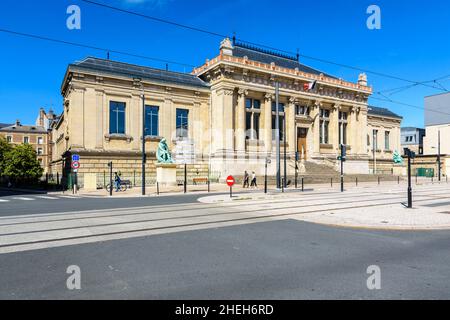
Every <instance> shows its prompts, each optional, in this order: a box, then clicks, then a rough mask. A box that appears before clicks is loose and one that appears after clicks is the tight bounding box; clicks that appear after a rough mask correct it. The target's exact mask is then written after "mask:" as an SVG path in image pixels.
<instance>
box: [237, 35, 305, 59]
mask: <svg viewBox="0 0 450 320" xmlns="http://www.w3.org/2000/svg"><path fill="white" fill-rule="evenodd" d="M233 45H234V46H236V47H241V48H244V49H248V50H253V51H256V52H260V53H264V54H270V55H271V56H275V57H279V58H283V59H288V60H292V61H297V62H298V60H299V55H298V54H297V56H291V55H288V54H285V53H281V52H276V51H272V50H267V49H263V48H259V47H257V46H253V45H250V44H247V43H244V42H239V41H237V40H236V39H233Z"/></svg>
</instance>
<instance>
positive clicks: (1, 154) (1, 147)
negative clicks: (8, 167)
mask: <svg viewBox="0 0 450 320" xmlns="http://www.w3.org/2000/svg"><path fill="white" fill-rule="evenodd" d="M11 150H12V146H11V145H10V144H9V143H8V142H6V140H5V139H3V137H0V176H2V173H3V171H4V169H5V168H4V166H5V156H6V154H7V153H8V152H9V151H11Z"/></svg>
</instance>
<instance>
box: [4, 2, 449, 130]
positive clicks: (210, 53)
mask: <svg viewBox="0 0 450 320" xmlns="http://www.w3.org/2000/svg"><path fill="white" fill-rule="evenodd" d="M95 1H97V2H103V3H107V4H110V5H114V6H120V7H122V8H125V9H128V10H133V11H138V12H141V13H144V14H148V15H153V16H158V17H161V18H165V19H169V20H173V21H177V22H180V23H183V24H188V25H192V26H196V27H199V28H203V29H208V30H211V31H214V32H217V33H220V34H229V35H232V34H233V32H236V35H237V37H238V38H240V39H245V40H248V41H252V42H256V43H262V44H265V45H268V46H271V47H276V48H280V49H283V50H288V51H293V52H295V51H296V50H297V48H298V49H299V50H300V53H301V54H305V55H308V56H314V57H318V58H322V59H326V60H332V61H336V62H338V63H342V64H347V65H353V66H358V67H361V68H364V69H369V70H373V71H377V72H381V73H388V74H392V75H395V76H398V77H402V78H406V79H411V80H414V81H428V80H432V79H437V78H442V77H444V76H449V75H450V41H449V38H450V23H449V22H448V12H449V9H450V4H449V3H448V1H447V0H429V1H418V0H395V1H393V0H370V1H366V0H334V1H332V0H329V1H326V0H323V1H310V0H308V1H306V0H295V1H291V0H279V1H277V2H274V1H273V0H272V1H269V0H259V1H252V0H227V1H220V2H214V1H207V0H195V1H193V0H191V1H188V0H111V1H106V0H95ZM72 4H76V5H79V6H80V8H81V18H82V22H81V23H82V24H81V30H68V29H67V28H66V19H67V17H68V15H67V14H66V9H67V7H68V6H69V5H72ZM371 4H376V5H378V6H380V8H381V14H382V17H381V18H382V29H381V30H369V29H368V28H367V27H366V20H367V17H368V15H367V14H366V9H367V7H368V6H369V5H371ZM0 29H10V30H14V31H19V32H25V33H33V34H39V35H43V36H47V37H52V38H57V39H61V40H67V41H72V42H80V43H84V44H88V45H93V46H99V47H106V48H110V49H115V50H121V51H126V52H130V53H134V54H141V55H145V56H151V57H156V58H162V59H167V60H171V61H178V62H183V63H187V64H189V65H201V64H202V63H203V62H204V61H205V59H206V58H211V57H214V56H215V55H217V53H218V46H219V42H220V40H221V39H220V38H217V37H212V36H209V35H205V34H201V33H196V32H193V31H188V30H184V29H180V28H176V27H173V26H168V25H164V24H160V23H156V22H153V21H149V20H146V19H142V18H139V17H136V16H131V15H127V14H123V13H118V12H114V11H111V10H109V9H106V8H100V7H97V6H94V5H91V4H87V3H84V2H82V1H80V0H47V1H45V0H44V1H32V0H21V1H17V0H2V1H1V3H0ZM0 49H1V50H0V122H7V123H11V122H14V121H15V119H21V120H22V122H23V123H33V122H34V120H35V118H36V116H37V112H38V110H39V108H40V107H45V108H47V109H48V108H49V107H50V106H52V107H53V109H54V110H55V111H57V112H60V111H61V110H62V107H61V104H62V99H61V96H60V85H61V81H62V78H63V76H64V72H65V70H66V67H67V65H68V64H69V63H71V62H74V61H77V60H81V59H82V58H84V57H85V56H98V57H105V56H106V54H105V53H104V52H101V51H96V50H91V49H82V48H75V47H71V46H65V45H61V44H55V43H49V42H45V41H40V40H33V39H28V38H23V37H18V36H14V35H10V34H4V33H1V32H0ZM111 58H112V59H117V60H120V61H125V62H130V63H137V64H144V65H148V66H153V67H161V68H163V67H164V64H162V63H158V62H152V61H149V60H144V59H138V58H131V57H127V56H121V55H118V54H112V55H111ZM301 62H302V63H304V64H307V65H310V66H313V67H316V68H318V69H320V70H323V71H325V72H327V73H331V74H334V75H336V76H338V77H342V78H344V79H346V80H349V81H356V79H357V77H358V73H359V72H358V71H355V70H349V69H346V68H343V67H338V66H335V65H329V64H324V63H318V62H316V61H312V60H308V59H306V58H301ZM170 69H171V70H176V71H181V72H183V71H187V72H189V71H190V68H187V67H186V68H185V67H182V66H177V65H170ZM368 77H369V83H370V84H371V85H373V87H374V91H375V92H377V91H382V90H386V89H391V88H396V87H401V86H405V85H408V83H405V82H402V81H398V80H393V79H388V78H384V77H380V76H374V75H371V74H368ZM440 83H441V84H442V85H443V86H444V87H445V88H446V89H449V88H450V77H447V78H446V79H444V80H442V81H441V82H440ZM431 84H432V83H431ZM435 86H437V85H435ZM441 92H442V91H439V90H436V89H433V88H427V87H423V86H416V87H414V88H411V89H410V90H406V91H403V92H400V93H398V94H394V95H392V96H390V98H391V99H393V100H397V101H401V102H404V103H409V104H413V105H418V106H423V97H424V96H426V95H431V94H437V93H441ZM370 102H371V103H372V104H374V105H378V106H383V107H388V108H390V109H391V110H393V111H394V112H396V113H398V114H400V115H402V116H403V117H404V123H403V125H404V126H423V111H421V110H417V109H414V108H408V107H405V106H399V105H396V104H392V103H389V102H381V101H377V100H371V101H370Z"/></svg>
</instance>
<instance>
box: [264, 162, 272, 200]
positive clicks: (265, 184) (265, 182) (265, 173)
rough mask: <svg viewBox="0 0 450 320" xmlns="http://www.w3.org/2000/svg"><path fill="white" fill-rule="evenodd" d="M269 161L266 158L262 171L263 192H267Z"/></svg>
mask: <svg viewBox="0 0 450 320" xmlns="http://www.w3.org/2000/svg"><path fill="white" fill-rule="evenodd" d="M270 163H271V160H270V159H269V158H266V163H265V171H264V193H267V165H268V164H270Z"/></svg>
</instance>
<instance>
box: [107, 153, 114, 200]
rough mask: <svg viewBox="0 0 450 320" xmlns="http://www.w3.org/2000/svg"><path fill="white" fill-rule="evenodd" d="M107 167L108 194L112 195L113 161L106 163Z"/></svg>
mask: <svg viewBox="0 0 450 320" xmlns="http://www.w3.org/2000/svg"><path fill="white" fill-rule="evenodd" d="M108 167H109V196H110V197H112V195H113V163H112V161H110V162H109V163H108Z"/></svg>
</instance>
